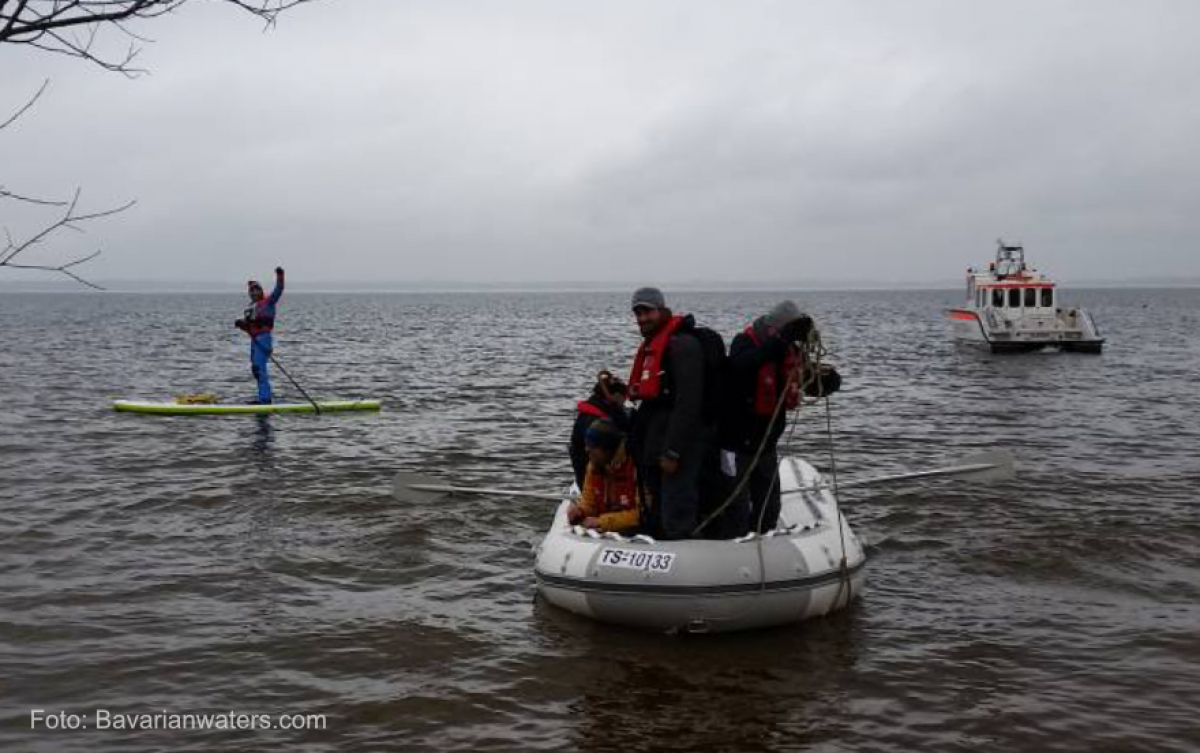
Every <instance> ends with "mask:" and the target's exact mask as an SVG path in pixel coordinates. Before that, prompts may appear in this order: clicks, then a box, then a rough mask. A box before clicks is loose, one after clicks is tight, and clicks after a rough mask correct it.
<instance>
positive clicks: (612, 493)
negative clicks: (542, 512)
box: [567, 418, 640, 533]
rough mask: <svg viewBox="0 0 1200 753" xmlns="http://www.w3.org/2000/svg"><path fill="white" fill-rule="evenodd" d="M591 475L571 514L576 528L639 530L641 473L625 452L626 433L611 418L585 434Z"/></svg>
mask: <svg viewBox="0 0 1200 753" xmlns="http://www.w3.org/2000/svg"><path fill="white" fill-rule="evenodd" d="M584 443H585V445H586V446H587V452H588V467H587V473H586V475H585V476H584V480H583V491H582V493H581V494H580V497H579V501H578V502H576V503H574V504H573V505H571V507H570V509H569V510H568V511H567V519H568V520H569V521H570V523H571V524H572V525H582V526H584V527H585V528H594V529H596V530H598V531H604V532H607V531H616V532H617V533H628V532H631V531H633V530H635V529H636V528H637V527H638V521H639V518H640V516H639V513H638V489H637V471H636V470H635V465H634V462H633V459H632V458H631V457H629V454H628V452H627V451H626V449H625V433H624V432H622V431H621V430H620V429H619V428H618V427H617V425H616V424H615V423H613V422H612V421H610V420H609V419H607V418H598V419H596V420H595V421H593V422H592V424H591V426H589V427H588V429H587V432H586V434H585V435H584Z"/></svg>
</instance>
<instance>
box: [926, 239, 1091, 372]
mask: <svg viewBox="0 0 1200 753" xmlns="http://www.w3.org/2000/svg"><path fill="white" fill-rule="evenodd" d="M998 243H999V248H998V249H997V250H996V261H994V262H992V263H991V264H989V265H988V268H987V270H984V271H979V270H975V269H968V270H967V301H966V305H964V306H962V307H960V308H953V309H947V311H946V313H947V314H948V315H949V317H950V321H951V322H952V323H953V324H954V335H955V337H957V338H958V339H959V340H961V341H963V342H966V343H970V344H973V345H980V346H983V347H986V348H989V349H990V350H991V351H992V352H993V353H1013V352H1028V351H1033V350H1041V349H1042V348H1058V349H1060V350H1065V351H1074V352H1079V353H1099V352H1100V351H1101V349H1102V348H1103V347H1104V338H1102V337H1101V336H1100V330H1099V328H1097V327H1096V322H1095V320H1093V319H1092V315H1091V314H1089V313H1088V312H1087V311H1085V310H1083V309H1082V308H1078V307H1076V308H1062V307H1061V306H1060V305H1059V301H1058V291H1057V289H1056V288H1055V283H1054V282H1053V281H1052V280H1051V279H1050V278H1048V277H1046V275H1044V274H1041V273H1040V272H1038V271H1037V270H1035V269H1032V268H1030V267H1029V266H1027V265H1026V264H1025V249H1024V248H1023V247H1022V246H1008V245H1005V243H1004V241H999V242H998Z"/></svg>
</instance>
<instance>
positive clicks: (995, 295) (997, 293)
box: [992, 288, 1004, 308]
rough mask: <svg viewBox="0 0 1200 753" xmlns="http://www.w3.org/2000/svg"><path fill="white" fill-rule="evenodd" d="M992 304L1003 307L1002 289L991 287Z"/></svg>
mask: <svg viewBox="0 0 1200 753" xmlns="http://www.w3.org/2000/svg"><path fill="white" fill-rule="evenodd" d="M992 305H993V306H995V307H997V308H1003V307H1004V291H1003V290H1001V289H1000V288H992Z"/></svg>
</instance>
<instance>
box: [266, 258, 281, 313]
mask: <svg viewBox="0 0 1200 753" xmlns="http://www.w3.org/2000/svg"><path fill="white" fill-rule="evenodd" d="M282 297H283V267H275V289H274V290H272V291H271V298H270V299H269V300H270V303H271V305H272V306H274V305H275V304H276V303H279V299H280V298H282Z"/></svg>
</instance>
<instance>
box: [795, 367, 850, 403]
mask: <svg viewBox="0 0 1200 753" xmlns="http://www.w3.org/2000/svg"><path fill="white" fill-rule="evenodd" d="M841 388H842V376H841V374H838V373H837V369H835V368H833V367H832V366H830V365H828V364H822V365H821V370H820V371H819V372H817V376H816V378H815V379H812V380H810V381H809V382H808V383H807V384H806V385H804V394H805V395H807V396H809V397H824V396H826V395H832V394H833V393H835V392H837V391H838V390H840V389H841Z"/></svg>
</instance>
